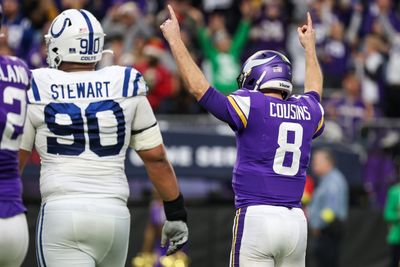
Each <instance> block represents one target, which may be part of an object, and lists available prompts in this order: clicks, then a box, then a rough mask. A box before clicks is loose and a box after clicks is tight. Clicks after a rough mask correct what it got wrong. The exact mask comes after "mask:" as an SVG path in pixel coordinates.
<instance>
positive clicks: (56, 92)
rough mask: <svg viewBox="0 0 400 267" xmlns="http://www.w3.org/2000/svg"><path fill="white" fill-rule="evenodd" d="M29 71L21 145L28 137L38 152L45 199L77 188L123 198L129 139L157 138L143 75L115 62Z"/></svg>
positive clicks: (28, 145)
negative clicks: (93, 67)
mask: <svg viewBox="0 0 400 267" xmlns="http://www.w3.org/2000/svg"><path fill="white" fill-rule="evenodd" d="M32 75H33V78H32V89H31V90H29V91H28V100H29V103H30V104H29V105H28V116H27V120H26V124H25V133H24V138H23V142H22V145H21V148H22V149H24V150H27V151H30V150H31V149H32V146H33V144H35V145H36V149H37V150H38V152H39V154H40V156H41V160H42V169H41V194H42V197H43V200H44V202H46V201H47V200H49V199H50V198H51V199H57V198H59V197H62V198H65V197H69V196H71V197H74V196H76V195H78V194H79V195H80V196H84V197H86V196H87V197H93V196H95V197H117V198H120V199H122V200H124V201H126V199H127V197H128V195H129V187H128V185H127V180H126V176H125V173H124V159H125V152H126V149H127V147H128V145H130V146H132V147H133V148H134V149H136V150H142V149H146V147H147V148H152V147H154V146H155V145H158V144H160V143H161V142H162V139H161V136H160V133H159V129H158V126H157V124H156V119H155V117H154V115H153V112H152V110H151V107H150V105H149V103H148V101H147V99H146V97H145V94H146V91H147V86H146V84H145V82H144V80H143V77H142V75H141V74H140V73H139V72H138V71H136V70H135V69H133V68H130V67H126V68H125V67H120V66H111V67H106V68H103V69H101V70H97V71H80V72H64V71H60V70H57V69H47V68H46V69H37V70H34V71H33V72H32ZM43 118H44V120H43ZM35 129H36V130H35ZM35 132H36V134H35ZM149 138H150V139H149ZM142 140H146V142H143V141H142ZM149 140H152V141H151V142H149ZM60 188H63V190H60ZM93 193H95V194H93Z"/></svg>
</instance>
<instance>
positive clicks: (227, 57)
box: [198, 20, 250, 95]
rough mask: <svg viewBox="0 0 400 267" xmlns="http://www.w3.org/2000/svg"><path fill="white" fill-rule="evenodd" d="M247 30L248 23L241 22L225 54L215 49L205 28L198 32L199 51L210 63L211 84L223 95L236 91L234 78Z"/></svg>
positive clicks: (238, 69) (238, 68)
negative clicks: (200, 50)
mask: <svg viewBox="0 0 400 267" xmlns="http://www.w3.org/2000/svg"><path fill="white" fill-rule="evenodd" d="M249 30H250V22H248V21H246V20H241V21H240V23H239V26H238V28H237V30H236V32H235V35H234V36H233V39H232V43H231V46H230V49H229V51H228V52H227V53H222V52H220V51H218V50H217V49H216V47H215V46H214V45H213V42H212V40H211V37H210V36H209V34H208V33H207V31H206V28H204V27H202V28H200V29H199V30H198V35H199V37H198V38H199V41H200V46H201V49H202V51H203V53H204V55H205V57H206V59H208V60H209V62H210V63H211V75H212V82H211V83H212V85H213V86H214V87H215V88H216V89H217V90H219V91H220V92H221V93H223V94H225V95H228V94H230V93H232V91H235V90H236V89H237V82H236V78H237V76H238V75H239V73H240V55H241V53H242V51H243V47H244V45H245V44H246V41H247V37H248V35H249Z"/></svg>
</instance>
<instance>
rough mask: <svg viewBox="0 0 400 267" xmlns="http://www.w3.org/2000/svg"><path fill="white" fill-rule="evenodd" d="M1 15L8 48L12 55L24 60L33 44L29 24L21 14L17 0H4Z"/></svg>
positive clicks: (31, 30)
mask: <svg viewBox="0 0 400 267" xmlns="http://www.w3.org/2000/svg"><path fill="white" fill-rule="evenodd" d="M3 13H4V21H3V23H4V24H3V27H4V28H5V29H6V32H7V35H6V36H7V42H8V46H9V47H10V48H11V50H12V51H13V54H14V55H16V56H17V57H20V58H23V59H25V58H26V56H27V53H28V51H29V50H30V48H31V44H32V42H33V34H34V32H33V29H32V25H31V22H30V21H29V19H27V18H26V17H24V16H23V14H22V13H21V7H20V1H19V0H4V1H3Z"/></svg>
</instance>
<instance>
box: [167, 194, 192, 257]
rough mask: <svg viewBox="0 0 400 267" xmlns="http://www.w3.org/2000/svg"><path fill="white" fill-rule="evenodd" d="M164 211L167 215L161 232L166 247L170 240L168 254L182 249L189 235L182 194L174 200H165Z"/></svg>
mask: <svg viewBox="0 0 400 267" xmlns="http://www.w3.org/2000/svg"><path fill="white" fill-rule="evenodd" d="M164 211H165V216H166V217H167V220H166V222H165V223H164V226H163V229H162V233H161V246H162V247H165V246H166V244H167V242H168V241H169V245H168V249H167V256H168V255H171V254H173V253H175V252H177V251H178V250H179V249H181V248H182V247H183V246H184V245H185V244H186V242H187V241H188V237H189V230H188V227H187V225H186V221H187V213H186V209H185V206H184V200H183V196H182V194H179V196H178V198H177V199H175V200H173V201H164Z"/></svg>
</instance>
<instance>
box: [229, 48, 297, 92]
mask: <svg viewBox="0 0 400 267" xmlns="http://www.w3.org/2000/svg"><path fill="white" fill-rule="evenodd" d="M237 81H238V86H239V88H242V87H243V88H246V89H248V90H262V89H274V90H279V91H282V93H283V97H284V99H286V98H288V97H289V95H290V94H291V93H292V89H293V85H292V64H291V63H290V61H289V59H288V58H287V57H286V56H285V55H283V54H281V53H279V52H276V51H273V50H261V51H258V52H256V53H255V54H253V55H252V56H251V57H249V58H248V59H247V60H246V62H245V63H244V64H243V66H242V71H241V73H240V75H239V77H238V79H237Z"/></svg>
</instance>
